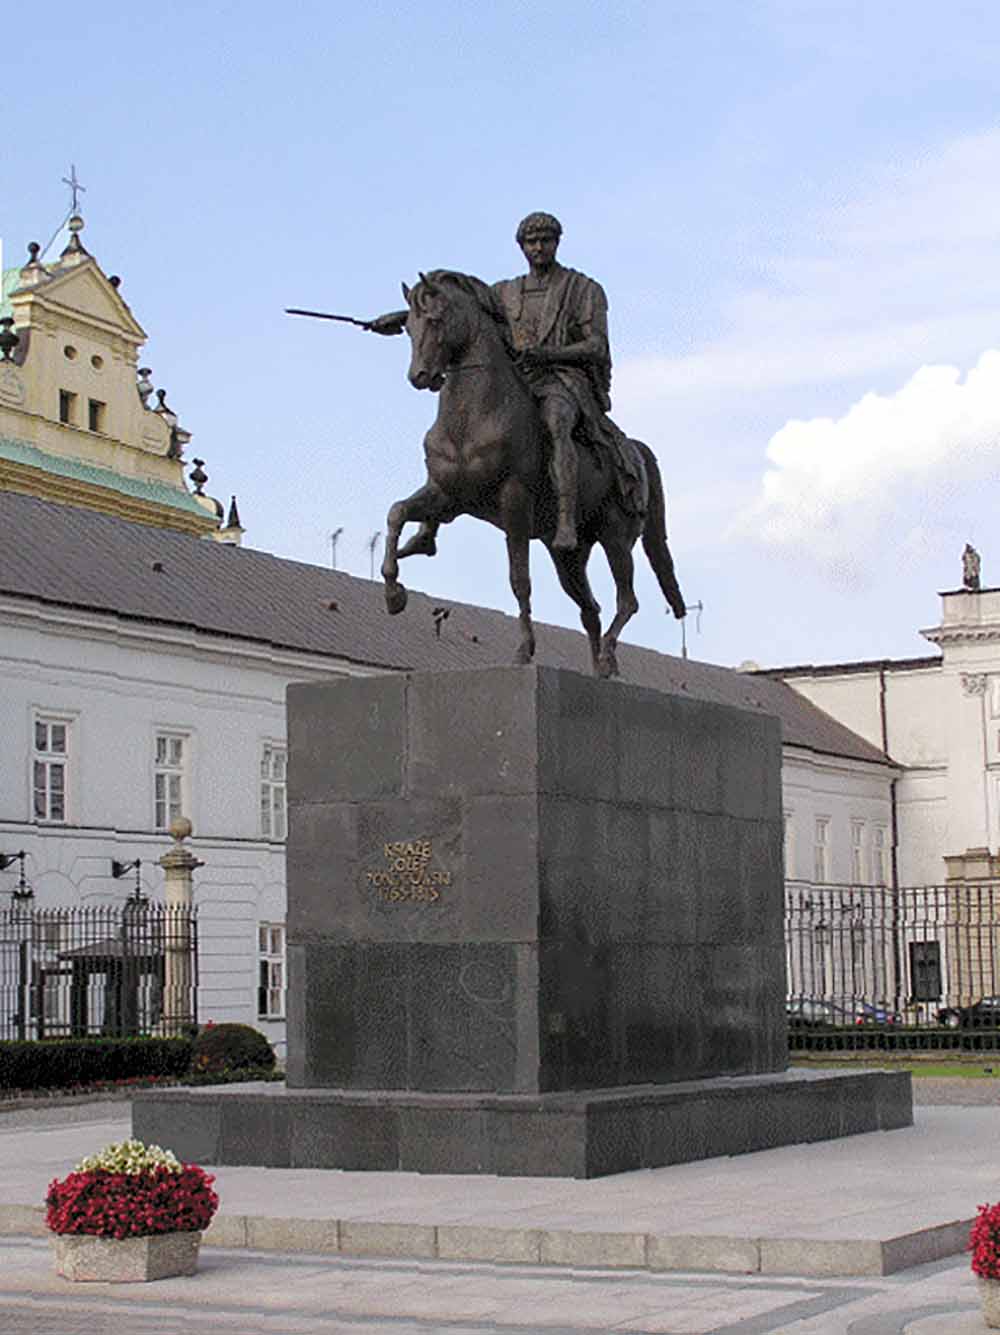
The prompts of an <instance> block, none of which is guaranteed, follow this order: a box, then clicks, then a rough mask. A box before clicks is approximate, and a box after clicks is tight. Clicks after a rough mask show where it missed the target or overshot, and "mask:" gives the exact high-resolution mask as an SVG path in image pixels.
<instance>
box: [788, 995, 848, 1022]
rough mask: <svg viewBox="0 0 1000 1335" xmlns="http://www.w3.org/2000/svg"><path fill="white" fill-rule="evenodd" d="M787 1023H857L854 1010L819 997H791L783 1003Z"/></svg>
mask: <svg viewBox="0 0 1000 1335" xmlns="http://www.w3.org/2000/svg"><path fill="white" fill-rule="evenodd" d="M785 1011H786V1014H787V1015H788V1024H789V1027H791V1028H802V1027H805V1026H811V1025H821V1024H825V1025H852V1024H855V1023H857V1020H856V1016H855V1012H854V1010H853V1009H848V1008H847V1007H846V1006H841V1005H838V1004H837V1002H835V1001H825V1000H822V999H821V998H819V997H793V998H792V999H791V1000H790V1001H787V1002H786V1003H785Z"/></svg>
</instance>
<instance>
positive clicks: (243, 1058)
mask: <svg viewBox="0 0 1000 1335" xmlns="http://www.w3.org/2000/svg"><path fill="white" fill-rule="evenodd" d="M273 1069H274V1049H273V1048H272V1047H271V1045H270V1043H269V1042H268V1041H267V1039H266V1038H265V1037H264V1035H263V1034H262V1033H260V1031H259V1030H257V1029H254V1028H252V1027H251V1026H250V1025H248V1024H209V1025H206V1026H205V1028H204V1029H202V1030H201V1032H200V1033H199V1034H197V1035H196V1036H195V1039H194V1043H193V1045H192V1052H191V1074H192V1075H219V1074H228V1073H229V1072H231V1071H259V1070H265V1071H271V1070H273Z"/></svg>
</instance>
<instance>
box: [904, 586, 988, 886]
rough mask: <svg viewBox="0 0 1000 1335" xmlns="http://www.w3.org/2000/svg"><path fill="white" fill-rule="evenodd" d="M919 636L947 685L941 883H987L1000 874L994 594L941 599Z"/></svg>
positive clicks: (961, 593)
mask: <svg viewBox="0 0 1000 1335" xmlns="http://www.w3.org/2000/svg"><path fill="white" fill-rule="evenodd" d="M922 634H923V635H924V636H925V638H926V639H928V640H930V641H931V642H932V643H934V644H937V645H939V646H940V647H941V652H942V672H943V675H944V677H945V678H946V680H948V681H949V682H950V689H949V690H948V696H947V705H946V709H947V715H948V717H947V727H946V729H945V735H946V737H947V747H948V753H947V781H946V791H947V813H948V814H947V835H946V841H945V848H948V849H951V850H954V852H951V853H946V854H944V863H945V876H946V879H947V880H949V881H957V880H967V879H974V880H980V879H986V878H989V877H991V876H995V875H997V873H998V871H1000V860H998V859H996V858H995V857H994V855H993V854H991V853H990V849H991V848H993V849H996V848H997V846H998V844H1000V716H998V707H1000V589H957V590H954V591H950V592H944V593H942V594H941V624H940V625H939V626H934V627H932V628H931V629H928V630H925V631H923V632H922ZM963 850H964V851H963Z"/></svg>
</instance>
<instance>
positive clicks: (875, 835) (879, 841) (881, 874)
mask: <svg viewBox="0 0 1000 1335" xmlns="http://www.w3.org/2000/svg"><path fill="white" fill-rule="evenodd" d="M872 880H873V881H874V883H875V884H876V885H888V884H889V831H888V830H887V829H886V827H885V826H884V825H876V826H875V829H874V830H873V831H872Z"/></svg>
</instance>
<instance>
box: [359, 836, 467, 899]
mask: <svg viewBox="0 0 1000 1335" xmlns="http://www.w3.org/2000/svg"><path fill="white" fill-rule="evenodd" d="M433 857H434V845H433V843H432V842H431V840H430V839H399V840H395V841H393V842H392V843H387V844H383V845H382V860H383V865H382V866H381V867H377V868H374V869H372V870H370V871H366V872H365V874H364V877H365V884H366V885H367V886H368V888H369V889H371V890H373V891H374V892H375V894H376V896H377V897H378V899H379V900H380V901H381V902H382V903H383V904H435V903H437V901H438V900H439V899H440V898H441V890H442V888H443V887H444V886H448V885H451V872H450V871H440V870H439V869H437V868H434V867H432V866H431V859H432V858H433Z"/></svg>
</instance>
